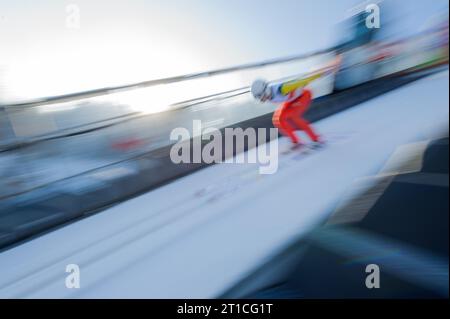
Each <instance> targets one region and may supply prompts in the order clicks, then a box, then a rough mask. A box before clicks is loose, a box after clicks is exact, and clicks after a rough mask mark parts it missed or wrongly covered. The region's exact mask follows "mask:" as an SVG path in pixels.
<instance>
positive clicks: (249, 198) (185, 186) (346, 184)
mask: <svg viewBox="0 0 450 319" xmlns="http://www.w3.org/2000/svg"><path fill="white" fill-rule="evenodd" d="M448 84H449V83H448V71H445V72H441V73H439V74H437V75H434V76H432V77H429V78H426V79H423V80H420V81H418V82H415V83H413V84H410V85H408V86H406V87H403V88H401V89H398V90H396V91H393V92H390V93H388V94H386V95H383V96H380V97H378V98H376V99H373V100H370V101H368V102H366V103H364V104H361V105H360V106H357V107H354V108H352V109H349V110H347V111H345V112H342V113H339V114H336V115H335V116H332V117H330V118H327V119H325V120H322V121H320V122H318V123H316V127H317V129H318V130H319V131H320V133H321V134H323V135H324V136H326V137H328V139H329V140H330V142H329V144H328V146H327V147H325V148H324V149H322V150H320V151H315V152H313V153H311V154H309V155H308V156H304V157H301V156H298V154H295V153H291V154H289V155H284V156H281V157H280V161H279V169H278V172H277V173H276V174H273V175H259V173H258V167H257V165H256V164H219V165H214V166H211V167H208V168H206V169H203V170H200V171H198V172H196V173H194V174H191V175H189V176H186V177H184V178H181V179H178V180H176V181H174V182H172V183H170V184H168V185H166V186H163V187H160V188H158V189H156V190H154V191H151V192H149V193H146V194H144V195H142V196H139V197H136V198H134V199H131V200H129V201H127V202H124V203H122V204H120V205H116V206H114V207H112V208H110V209H108V210H105V211H104V212H101V213H99V214H96V215H94V216H92V217H89V218H85V219H83V220H81V221H78V222H76V223H73V224H70V225H68V226H66V227H63V228H61V229H59V230H56V231H53V232H51V233H49V234H47V235H44V236H41V237H39V238H37V239H34V240H32V241H29V242H27V243H24V244H22V245H20V246H17V247H15V248H12V249H10V250H7V251H5V252H2V253H1V254H0V268H1V271H0V297H43V298H47V297H50V298H53V297H71V298H76V297H88V298H92V297H94V298H95V297H107V298H108V297H113V298H115V297H134V298H173V297H176V298H203V297H215V296H217V295H219V294H220V293H221V292H223V291H224V290H225V289H226V288H228V287H229V286H230V285H232V284H234V283H235V282H237V281H238V280H239V279H241V278H242V277H243V276H245V275H246V274H248V273H249V272H250V271H251V270H253V269H255V267H257V266H258V265H260V264H261V263H263V262H264V261H265V260H267V259H268V258H270V257H271V256H273V255H274V254H275V253H277V252H278V251H279V250H280V249H282V248H283V247H285V245H287V244H288V243H289V242H290V241H292V240H293V239H294V238H296V237H297V236H300V235H301V234H302V233H305V232H307V231H308V230H310V229H311V227H313V226H314V225H316V224H317V223H319V222H321V221H323V220H324V219H325V218H326V217H327V216H328V215H329V214H330V213H331V211H332V209H333V207H334V206H335V205H336V204H337V202H338V200H339V198H340V197H341V196H342V195H343V194H344V193H345V192H346V191H347V190H348V189H349V188H350V187H351V185H352V183H353V182H354V181H355V180H356V179H358V178H361V177H363V176H367V175H373V174H377V172H379V170H380V169H381V168H382V167H383V165H384V164H385V162H386V160H387V159H388V158H389V156H390V155H391V154H392V152H393V151H395V149H396V148H397V147H398V146H399V145H402V144H405V143H409V142H414V141H417V140H426V139H431V138H434V137H437V136H439V135H440V134H442V133H446V132H447V131H448V112H449V109H448V99H449V96H448ZM279 142H280V150H281V149H283V148H286V147H287V145H288V141H287V140H285V139H284V138H282V139H280V141H279ZM272 143H275V142H272ZM68 264H77V265H79V267H80V271H81V288H80V289H67V288H66V287H65V279H66V276H67V275H68V274H67V273H66V272H65V269H66V265H68Z"/></svg>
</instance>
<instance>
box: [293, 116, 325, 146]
mask: <svg viewBox="0 0 450 319" xmlns="http://www.w3.org/2000/svg"><path fill="white" fill-rule="evenodd" d="M292 121H294V123H295V125H296V126H297V127H298V128H300V129H301V130H303V131H305V133H306V134H307V135H308V136H309V138H310V139H311V140H312V141H314V142H318V141H319V139H320V137H319V135H317V134H316V132H314V130H313V129H312V127H311V125H310V124H309V122H308V121H307V120H305V119H303V118H301V117H294V118H293V119H292Z"/></svg>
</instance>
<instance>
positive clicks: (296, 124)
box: [270, 74, 321, 144]
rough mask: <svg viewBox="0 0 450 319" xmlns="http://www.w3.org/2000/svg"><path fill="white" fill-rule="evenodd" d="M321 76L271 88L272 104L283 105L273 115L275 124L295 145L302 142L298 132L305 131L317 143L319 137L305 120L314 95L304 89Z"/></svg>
mask: <svg viewBox="0 0 450 319" xmlns="http://www.w3.org/2000/svg"><path fill="white" fill-rule="evenodd" d="M320 76H321V74H318V75H315V76H312V77H310V78H308V79H301V80H295V81H291V82H287V83H281V84H275V85H272V86H271V90H272V97H271V99H270V101H271V102H274V103H281V106H280V107H279V108H278V109H277V110H276V111H275V112H274V114H273V118H272V121H273V124H274V125H275V127H277V128H278V129H279V130H280V132H281V133H282V134H283V135H286V136H288V137H289V138H290V139H291V141H292V142H293V143H295V144H298V143H299V142H300V140H299V138H298V137H297V135H296V134H295V131H296V130H303V131H304V132H305V133H306V134H308V136H309V138H310V139H311V140H312V141H314V142H317V141H319V136H318V135H317V134H316V133H315V132H314V130H313V129H312V127H311V125H310V124H309V122H308V121H306V120H305V119H304V118H303V113H305V112H306V110H307V109H308V107H309V105H310V104H311V100H312V93H311V91H310V90H308V89H305V88H304V87H305V86H306V85H307V84H309V83H310V82H312V81H314V80H315V79H317V78H319V77H320Z"/></svg>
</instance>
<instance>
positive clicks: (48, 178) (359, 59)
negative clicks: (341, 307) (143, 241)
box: [0, 0, 448, 297]
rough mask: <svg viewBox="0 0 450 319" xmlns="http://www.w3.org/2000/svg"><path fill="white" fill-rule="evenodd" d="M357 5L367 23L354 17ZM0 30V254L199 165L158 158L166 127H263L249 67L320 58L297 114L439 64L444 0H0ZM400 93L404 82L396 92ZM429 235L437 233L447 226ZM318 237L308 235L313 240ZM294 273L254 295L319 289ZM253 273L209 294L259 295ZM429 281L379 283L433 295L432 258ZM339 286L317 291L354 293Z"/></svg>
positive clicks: (279, 73)
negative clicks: (375, 21)
mask: <svg viewBox="0 0 450 319" xmlns="http://www.w3.org/2000/svg"><path fill="white" fill-rule="evenodd" d="M373 3H375V4H377V5H378V6H379V8H380V18H381V20H380V28H368V27H367V25H366V21H367V17H368V16H369V14H370V13H369V12H367V11H366V7H367V5H369V4H373ZM0 41H1V43H2V46H1V49H0V247H1V248H3V249H4V250H5V251H10V250H14V249H16V248H14V247H17V246H15V245H17V244H20V243H23V242H24V241H27V240H29V239H30V238H31V239H32V238H34V237H36V236H38V235H41V234H44V233H46V232H48V231H49V230H53V229H55V227H59V226H61V225H66V224H67V223H69V222H77V221H78V220H79V219H80V218H82V217H86V216H90V215H92V214H94V213H97V212H101V211H103V210H105V209H107V208H109V207H111V206H112V205H116V204H118V203H122V202H124V201H126V200H129V199H130V198H133V197H135V196H137V195H140V194H145V193H146V192H149V191H151V190H153V189H156V188H158V187H160V186H161V185H163V184H166V183H168V182H170V181H174V180H176V179H178V178H180V177H182V176H187V175H189V174H191V173H193V172H196V171H198V170H199V169H201V168H204V167H205V166H206V165H205V164H203V163H201V164H183V165H174V164H173V163H171V162H170V160H169V158H168V153H169V149H170V146H171V145H172V144H173V143H174V142H173V141H171V140H170V138H169V137H170V132H171V131H172V129H173V128H176V127H186V128H188V129H191V128H192V120H194V119H200V120H202V121H203V123H204V125H205V126H206V127H208V126H209V127H217V128H219V129H223V128H225V127H266V128H269V127H271V125H272V124H271V121H270V117H271V113H272V112H273V111H274V110H275V108H276V106H275V105H270V104H267V105H261V104H257V103H255V102H254V101H253V98H252V97H251V95H250V94H249V85H250V84H251V83H252V81H253V80H254V79H255V78H260V77H263V78H266V79H267V80H269V81H271V82H276V81H282V80H289V79H293V78H299V77H306V76H308V75H310V74H312V73H315V72H319V71H321V70H323V69H325V68H329V66H330V65H332V66H333V68H335V73H334V74H332V75H329V76H326V77H323V78H321V79H319V80H318V81H316V82H315V83H314V84H313V85H312V89H313V91H314V94H315V97H316V98H317V100H316V102H315V103H313V105H312V107H311V109H310V110H309V111H308V114H307V117H308V119H310V120H311V121H319V120H321V119H324V118H328V117H333V116H334V115H335V114H337V113H340V112H342V111H344V110H347V109H349V108H350V107H352V106H355V105H359V104H360V103H363V102H365V101H368V100H371V99H374V98H376V97H378V96H381V95H382V94H384V93H386V92H390V91H393V90H396V89H398V88H400V87H403V86H404V85H406V84H409V83H412V82H413V81H417V80H419V79H423V78H426V77H429V76H433V75H436V74H438V73H439V72H441V73H442V72H445V70H447V67H448V3H447V1H444V0H442V1H441V0H434V1H431V2H430V1H424V0H414V1H406V0H384V1H377V2H373V1H372V2H361V1H358V0H341V1H327V0H316V1H307V0H305V1H295V0H283V1H257V0H250V1H245V2H242V1H237V0H232V1H229V0H228V1H222V0H215V1H197V0H190V1H184V0H174V1H170V2H168V1H151V2H149V1H140V0H132V1H127V2H122V3H111V1H103V0H96V1H84V0H78V1H53V0H43V1H39V2H36V1H25V0H19V1H13V2H12V1H10V2H2V3H1V4H0ZM441 73H439V74H441ZM447 78H448V74H447ZM447 81H448V80H447ZM419 90H420V89H419ZM446 90H447V91H446V92H447V93H446V94H447V96H448V88H447V89H446ZM409 98H410V99H411V100H408V99H409ZM414 99H415V98H414V97H413V96H410V97H409V95H407V96H406V97H405V99H404V100H403V102H402V103H404V104H408V103H412V102H413V101H414ZM439 99H441V97H440V95H436V100H433V99H431V100H429V101H428V102H429V103H430V104H433V103H441V102H442V101H441V100H439ZM447 103H448V99H447ZM423 107H428V106H427V105H424V106H423ZM447 112H448V111H447ZM388 116H389V115H388V114H386V117H388ZM443 131H444V132H440V133H439V134H440V135H439V136H434V137H435V139H434V141H435V142H434V143H435V144H429V145H444V146H442V147H444V148H445V147H446V148H447V150H448V138H447V139H445V138H446V137H445V136H446V134H447V133H448V122H447V131H446V132H445V128H444V130H443ZM436 143H437V144H436ZM445 145H447V146H445ZM253 146H254V145H253ZM253 146H252V145H246V146H245V150H248V149H250V148H252V147H253ZM427 147H428V146H427ZM430 147H431V146H430ZM440 147H441V146H439V147H438V146H435V147H434V150H435V151H433V152H437V153H436V154H438V155H436V156H434V155H433V160H432V161H431V162H429V163H431V164H429V165H431V167H432V168H431V170H433V169H434V168H435V169H436V170H439V174H441V173H445V172H447V177H446V178H447V184H446V187H447V188H448V168H447V171H445V168H444V166H445V163H446V161H447V164H448V151H447V155H446V156H447V157H445V155H444V153H445V152H444V153H443V152H442V151H441V148H440ZM426 149H427V150H428V148H426ZM436 149H438V150H437V151H436ZM238 152H239V150H236V153H238ZM433 154H434V153H433ZM365 160H366V161H370V160H371V158H370V156H367V158H366V159H365ZM442 163H444V164H442ZM433 167H434V168H433ZM419 171H420V169H419ZM204 184H205V185H207V186H208V185H209V182H208V181H206V180H205V181H204ZM368 185H370V187H374V186H373V185H379V184H378V181H376V182H373V181H372V183H369V184H368ZM368 185H366V187H365V188H364V190H367V189H369V188H370V187H369V186H368ZM210 186H211V187H213V188H214V187H215V186H214V184H211V185H210ZM444 186H445V182H444ZM399 192H400V193H403V189H402V190H401V191H399ZM418 192H419V194H423V192H422V191H418ZM359 193H363V192H362V191H361V192H359ZM431 193H432V194H431V195H430V196H434V194H435V193H433V192H431ZM358 196H360V195H358ZM361 196H362V195H361ZM399 196H400V195H395V194H394V195H392V198H393V199H392V200H390V204H391V205H393V206H392V207H391V208H385V210H386V211H389V210H399V208H398V207H397V206H396V205H397V204H394V203H393V201H394V200H395V199H397V200H399V199H398V198H399ZM417 196H422V195H417ZM423 196H424V197H426V196H425V195H423ZM436 196H437V195H436ZM440 196H441V197H439V199H436V198H428V199H427V200H429V201H431V202H435V201H439V202H440V203H443V204H442V206H439V207H437V208H436V209H435V210H433V211H436V212H438V211H439V212H440V213H436V214H437V215H436V216H435V217H436V220H435V222H436V223H438V224H441V222H442V221H441V219H439V218H444V221H445V218H446V220H447V224H448V216H444V215H445V214H446V213H442V211H441V210H442V209H443V210H444V211H445V209H446V208H445V207H447V211H448V195H445V196H444V195H442V194H441V195H440ZM352 198H353V197H352ZM274 200H276V199H274ZM424 200H425V199H424ZM430 205H431V204H430ZM430 205H425V207H431V206H430ZM395 207H397V208H395ZM431 210H432V209H431V208H430V211H431ZM447 213H448V212H447ZM442 214H444V215H442ZM399 223H402V222H399ZM310 229H311V230H313V229H315V228H312V227H311V228H310ZM319 231H323V230H319ZM442 232H443V237H442V238H443V239H444V240H445V239H447V242H448V227H447V229H444V230H442ZM393 233H396V231H393ZM320 234H322V233H319V235H311V236H313V237H312V238H314V240H319V239H317V238H320V239H323V238H324V237H326V236H325V235H323V236H322V235H320ZM314 236H316V237H314ZM321 236H322V237H321ZM348 236H350V235H348ZM352 236H353V235H352ZM354 236H356V235H354ZM411 236H412V238H416V237H415V236H419V235H417V234H413V235H411ZM420 236H422V235H420ZM436 236H437V235H436ZM350 237H351V236H350ZM302 238H303V237H302ZM346 238H347V237H346ZM355 238H357V237H355ZM439 238H440V237H439ZM302 240H304V239H302ZM308 240H309V239H308ZM311 240H313V239H311ZM302 245H303V244H302ZM442 245H443V244H442V242H441V241H437V243H436V244H435V246H433V245H431V246H429V247H428V246H427V248H426V249H427V250H429V251H434V250H435V248H436V247H437V246H438V247H439V249H436V250H437V251H438V253H437V254H438V255H439V256H440V257H439V258H442V260H444V261H443V263H442V265H444V264H445V260H446V262H447V268H448V243H447V246H445V245H444V247H442ZM295 247H298V245H297V246H295ZM302 247H303V246H302ZM296 249H297V248H296ZM355 249H356V248H355ZM289 251H296V250H295V249H292V248H289ZM293 255H295V253H293ZM294 259H295V260H297V259H296V258H294ZM276 260H280V259H279V258H278V257H277V258H276ZM439 260H441V259H439ZM323 263H324V261H323V260H314V261H311V264H312V265H319V264H323ZM338 263H339V262H338ZM293 264H295V263H293ZM440 265H441V264H440ZM265 267H268V266H265ZM419 268H420V267H419ZM444 268H445V267H444ZM264 269H265V268H264ZM270 269H271V270H273V269H277V268H276V267H275V266H270ZM259 272H263V270H260V271H259ZM284 273H286V271H284ZM294 273H296V272H295V271H294ZM305 273H306V271H302V272H300V275H298V274H297V275H295V276H294V277H293V278H296V279H292V280H293V281H289V289H287V290H286V289H284V288H283V289H281V290H280V289H278V290H275V292H274V291H272V290H269V292H268V294H269V296H270V297H274V296H275V297H277V296H289V297H301V296H303V297H305V296H306V297H308V296H315V297H323V296H328V297H329V295H327V294H326V293H325V292H324V291H319V290H317V291H316V290H314V291H308V290H303V293H301V294H296V293H293V294H290V293H291V292H292V291H294V292H295V291H296V290H295V289H297V288H298V287H297V286H295V285H296V284H295V281H296V280H297V281H299V280H300V279H299V278H302V277H301V276H304V274H305ZM247 275H248V274H247ZM255 276H256V275H250V277H248V278H247V277H245V278H246V279H243V278H240V279H242V280H243V281H242V282H240V283H239V284H238V285H237V286H236V287H233V288H230V290H227V292H223V293H224V296H229V297H242V296H257V297H258V296H267V290H264V293H265V294H263V293H261V292H258V291H260V290H258V289H259V288H258V289H257V288H255V287H261V286H264V285H265V286H267V285H269V286H270V283H266V282H264V281H265V280H267V278H268V276H263V278H264V279H260V278H259V277H257V276H256V277H255ZM260 277H261V276H260ZM444 277H445V274H444ZM249 278H250V279H249ZM255 278H257V279H255ZM258 278H259V279H258ZM305 280H306V279H305ZM336 280H337V279H336ZM393 280H394V279H393ZM419 281H420V280H419ZM254 282H256V283H254ZM262 282H264V284H263V283H262ZM285 282H287V281H285ZM292 282H294V283H292ZM302 282H305V281H302ZM419 286H420V285H419ZM437 286H438V287H437V288H436V286H433V285H432V287H431V288H430V287H429V286H427V289H428V290H426V291H425V292H423V291H422V290H420V289H419V290H417V289H416V288H411V287H410V286H408V287H406V288H405V287H402V288H401V289H400V288H399V290H398V291H397V293H398V294H397V295H395V294H393V295H394V296H397V297H398V296H400V297H405V296H407V297H408V296H443V295H444V296H445V295H446V296H447V297H448V269H447V286H446V288H445V286H444V287H442V286H439V284H438V285H437ZM283 287H285V286H283ZM293 287H294V288H293ZM295 287H297V288H295ZM5 289H6V288H5ZM415 289H416V290H415ZM430 289H431V290H430ZM280 291H281V292H280ZM286 291H288V292H290V293H287V295H285V294H286ZM342 294H343V295H339V294H336V295H331V297H336V296H337V297H342V296H353V297H354V296H360V295H361V294H360V292H359V291H358V290H357V291H356V292H355V291H352V290H351V289H350V290H349V291H348V292H347V293H345V292H342ZM381 296H384V297H385V296H386V295H381Z"/></svg>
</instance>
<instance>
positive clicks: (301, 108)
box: [291, 89, 319, 142]
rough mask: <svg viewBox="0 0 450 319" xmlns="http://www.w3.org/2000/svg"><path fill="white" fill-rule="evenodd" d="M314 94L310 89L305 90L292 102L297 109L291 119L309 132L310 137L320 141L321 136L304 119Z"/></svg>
mask: <svg viewBox="0 0 450 319" xmlns="http://www.w3.org/2000/svg"><path fill="white" fill-rule="evenodd" d="M311 100H312V94H311V91H310V90H306V89H305V90H304V91H303V94H302V95H301V96H300V97H299V98H298V99H297V100H295V101H294V102H293V103H292V106H293V109H294V110H295V114H293V116H292V117H291V120H292V121H293V122H294V123H295V125H296V126H297V127H298V128H299V129H300V130H303V131H305V133H306V134H308V136H309V138H310V139H311V140H313V141H314V142H317V141H319V136H318V135H317V134H316V133H315V132H314V130H313V128H312V127H311V125H310V124H309V122H308V121H307V120H305V119H303V117H302V116H303V113H305V112H306V110H307V109H308V108H309V105H310V104H311Z"/></svg>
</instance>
